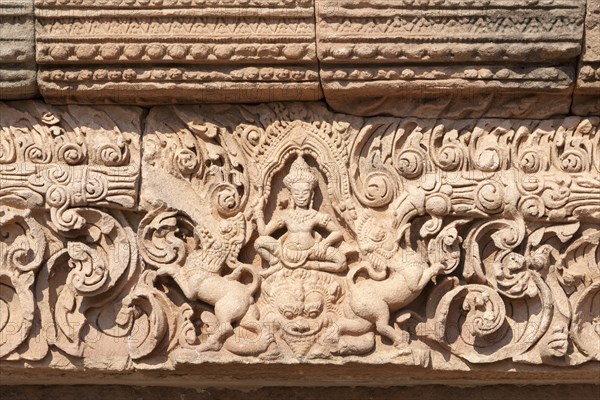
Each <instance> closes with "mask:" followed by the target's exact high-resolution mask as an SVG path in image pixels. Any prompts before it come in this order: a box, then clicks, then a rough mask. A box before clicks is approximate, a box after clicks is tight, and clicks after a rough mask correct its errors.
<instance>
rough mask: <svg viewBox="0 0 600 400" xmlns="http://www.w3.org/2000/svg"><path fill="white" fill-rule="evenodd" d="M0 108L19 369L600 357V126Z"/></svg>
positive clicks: (267, 111)
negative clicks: (31, 367)
mask: <svg viewBox="0 0 600 400" xmlns="http://www.w3.org/2000/svg"><path fill="white" fill-rule="evenodd" d="M0 107H1V111H2V112H1V113H0V115H2V117H1V118H2V119H1V123H0V150H1V152H0V183H1V184H2V187H1V188H0V206H1V207H0V211H1V212H0V225H1V227H2V236H1V242H0V243H1V245H0V256H1V259H0V260H1V263H0V289H1V291H0V307H1V310H2V314H1V315H2V316H3V317H2V318H3V319H2V320H1V321H0V322H1V323H0V357H1V359H2V361H1V364H2V368H3V369H4V370H5V371H13V372H14V371H15V370H19V368H20V366H22V365H33V366H38V367H50V368H53V369H58V370H60V369H62V368H73V367H78V366H85V367H86V368H89V369H94V370H105V371H108V372H110V371H122V370H123V369H126V370H133V369H137V370H149V369H153V370H154V369H170V368H173V367H174V366H176V365H178V366H181V365H185V364H201V365H207V364H208V363H212V364H214V363H226V364H232V365H233V364H238V363H250V364H252V363H262V364H265V365H271V364H274V365H280V364H289V363H301V364H302V365H321V364H323V363H324V364H326V365H341V364H345V363H348V362H352V363H358V364H361V365H376V364H377V365H378V364H392V365H394V364H396V365H405V366H410V367H414V368H417V370H421V369H423V368H425V370H427V369H429V370H432V371H442V370H444V371H467V370H471V371H478V370H481V369H482V368H486V365H487V366H491V367H492V368H500V369H502V368H504V369H506V368H509V369H514V368H517V367H518V366H519V365H525V364H538V365H539V364H543V365H544V366H543V367H538V368H540V370H539V371H554V370H553V367H555V366H563V367H566V366H575V365H582V364H586V365H587V366H588V367H589V366H590V364H591V365H592V368H593V366H594V365H595V366H597V365H598V363H597V362H598V361H600V348H599V347H598V343H600V305H599V303H598V298H600V297H599V296H600V270H599V269H598V266H599V265H600V247H599V243H600V230H599V229H598V226H599V223H600V180H599V178H598V177H599V176H600V153H599V149H600V132H599V131H598V129H599V126H600V120H599V119H598V118H587V119H585V118H579V117H570V118H566V119H552V120H542V121H540V120H537V121H536V120H523V121H517V120H493V119H481V120H455V121H450V120H433V119H428V120H427V119H398V118H392V117H377V118H360V117H352V116H346V115H342V114H334V113H331V112H330V111H328V110H327V108H326V107H325V106H324V105H322V104H317V103H303V104H302V103H288V104H283V103H272V104H265V105H257V106H236V105H215V106H208V105H207V106H164V107H157V108H152V109H151V110H150V112H149V114H148V115H147V116H144V115H143V114H142V111H141V109H137V108H123V107H81V106H69V107H49V106H46V105H43V104H40V103H33V102H26V103H25V102H24V103H7V104H2V105H0ZM142 126H143V127H144V128H143V130H144V133H143V136H141V133H142V132H141V131H142ZM140 137H141V140H140ZM140 154H141V156H140ZM138 186H139V187H140V188H141V189H140V190H139V191H140V197H139V201H138ZM500 366H502V367H500ZM507 366H508V367H507ZM178 368H179V367H178ZM561 371H573V369H572V368H566V369H562V370H561ZM561 373H562V372H561Z"/></svg>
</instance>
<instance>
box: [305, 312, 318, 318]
mask: <svg viewBox="0 0 600 400" xmlns="http://www.w3.org/2000/svg"><path fill="white" fill-rule="evenodd" d="M318 316H319V312H318V311H310V312H309V313H308V318H310V319H315V318H317V317H318Z"/></svg>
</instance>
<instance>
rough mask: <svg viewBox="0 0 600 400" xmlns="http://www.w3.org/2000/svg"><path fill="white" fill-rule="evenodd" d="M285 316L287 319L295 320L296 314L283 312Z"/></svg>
mask: <svg viewBox="0 0 600 400" xmlns="http://www.w3.org/2000/svg"><path fill="white" fill-rule="evenodd" d="M283 316H284V317H285V318H286V319H293V318H294V313H293V312H291V311H284V312H283Z"/></svg>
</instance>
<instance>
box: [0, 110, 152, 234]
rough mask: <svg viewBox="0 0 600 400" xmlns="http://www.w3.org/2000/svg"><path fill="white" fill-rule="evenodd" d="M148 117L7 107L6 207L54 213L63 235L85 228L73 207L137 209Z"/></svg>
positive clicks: (1, 152)
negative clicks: (144, 125)
mask: <svg viewBox="0 0 600 400" xmlns="http://www.w3.org/2000/svg"><path fill="white" fill-rule="evenodd" d="M141 117H142V109H140V108H135V107H113V106H109V107H104V108H102V109H96V108H93V107H84V106H77V105H72V106H68V107H52V106H48V105H46V104H44V103H42V102H38V101H27V102H7V103H0V187H1V189H0V202H5V201H9V199H11V198H14V199H15V200H14V201H17V200H18V199H21V200H20V201H18V202H22V203H23V205H24V206H27V207H28V208H29V209H32V210H34V209H42V210H50V211H51V221H52V223H53V224H54V225H55V226H56V227H58V229H59V230H67V229H75V227H76V226H78V225H80V224H81V223H82V221H83V219H82V218H81V217H78V216H77V215H76V213H73V212H72V211H69V210H71V209H72V208H77V207H108V208H116V209H130V210H132V209H135V208H137V192H138V178H139V173H140V171H139V170H140V133H141V132H140V131H141V123H142V119H141ZM9 202H12V201H9Z"/></svg>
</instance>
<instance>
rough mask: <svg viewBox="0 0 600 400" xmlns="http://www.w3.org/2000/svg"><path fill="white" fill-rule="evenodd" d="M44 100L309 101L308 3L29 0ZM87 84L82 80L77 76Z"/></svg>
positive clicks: (311, 43) (313, 65)
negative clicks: (33, 6)
mask: <svg viewBox="0 0 600 400" xmlns="http://www.w3.org/2000/svg"><path fill="white" fill-rule="evenodd" d="M36 32H37V36H36V40H37V49H36V51H37V62H38V64H40V65H41V66H42V68H41V69H42V70H41V73H40V86H41V90H42V94H43V95H44V97H45V98H46V99H47V100H49V101H51V102H60V103H64V102H83V103H103V102H104V103H106V102H121V103H135V104H161V103H173V102H180V103H186V102H190V101H192V102H213V103H214V102H252V101H254V102H256V101H273V100H317V99H319V98H320V96H321V92H320V88H319V84H318V72H317V60H316V50H315V40H314V7H313V4H312V1H305V0H299V1H289V2H273V1H269V0H265V1H251V2H248V1H243V2H215V1H187V2H185V1H172V2H160V4H151V6H148V2H126V3H124V2H120V1H115V2H102V3H98V2H96V3H93V2H83V3H82V2H66V3H64V2H60V3H57V2H54V1H45V0H38V1H37V2H36ZM90 81H91V82H92V83H93V86H91V87H88V86H84V85H82V84H81V82H90Z"/></svg>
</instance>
